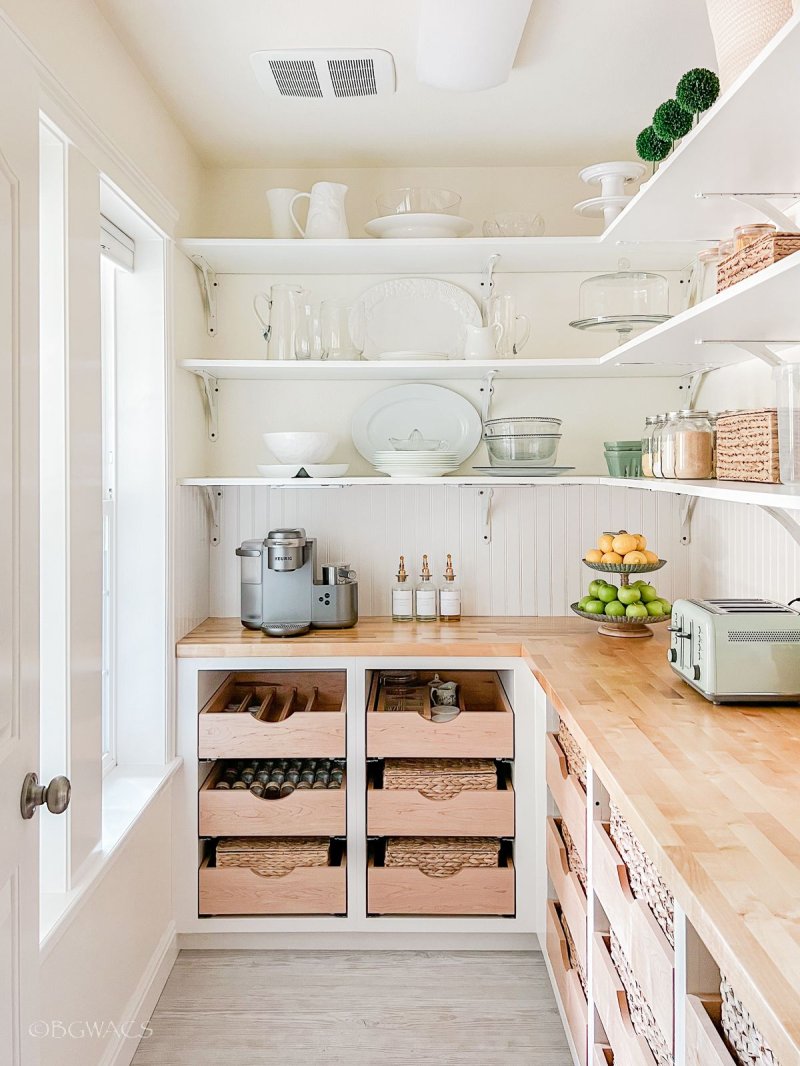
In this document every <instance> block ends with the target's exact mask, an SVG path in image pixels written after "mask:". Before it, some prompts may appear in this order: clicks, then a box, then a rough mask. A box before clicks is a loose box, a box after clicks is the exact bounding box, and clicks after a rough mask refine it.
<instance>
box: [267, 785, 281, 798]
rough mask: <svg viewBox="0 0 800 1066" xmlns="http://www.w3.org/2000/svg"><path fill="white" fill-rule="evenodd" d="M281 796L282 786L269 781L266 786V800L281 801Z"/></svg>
mask: <svg viewBox="0 0 800 1066" xmlns="http://www.w3.org/2000/svg"><path fill="white" fill-rule="evenodd" d="M280 794H281V786H280V785H279V784H278V782H277V781H267V783H266V785H264V799H271V800H274V799H279V798H280Z"/></svg>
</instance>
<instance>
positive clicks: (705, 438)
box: [671, 411, 714, 481]
mask: <svg viewBox="0 0 800 1066" xmlns="http://www.w3.org/2000/svg"><path fill="white" fill-rule="evenodd" d="M671 435H672V438H673V441H674V460H675V477H676V478H681V479H686V480H688V481H705V480H707V479H708V478H710V477H713V476H714V429H713V427H712V425H711V419H710V417H709V414H708V411H681V413H680V415H679V417H678V419H677V421H676V422H675V424H674V426H673V428H672V431H671Z"/></svg>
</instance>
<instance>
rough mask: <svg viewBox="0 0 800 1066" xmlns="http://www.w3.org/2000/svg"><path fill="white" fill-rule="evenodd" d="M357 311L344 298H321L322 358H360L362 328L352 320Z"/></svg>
mask: <svg viewBox="0 0 800 1066" xmlns="http://www.w3.org/2000/svg"><path fill="white" fill-rule="evenodd" d="M356 313H357V312H355V311H354V309H353V308H352V307H351V306H350V304H348V303H347V302H346V301H345V300H323V301H322V308H321V311H320V332H321V337H322V358H323V359H360V358H361V353H362V351H363V350H364V348H363V340H362V338H363V336H364V330H363V329H361V328H359V325H358V323H357V322H355V321H354V315H355V314H356Z"/></svg>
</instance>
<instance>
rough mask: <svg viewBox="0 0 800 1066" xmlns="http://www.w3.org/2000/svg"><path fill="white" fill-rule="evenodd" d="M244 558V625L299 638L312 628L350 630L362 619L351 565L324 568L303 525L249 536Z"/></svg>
mask: <svg viewBox="0 0 800 1066" xmlns="http://www.w3.org/2000/svg"><path fill="white" fill-rule="evenodd" d="M236 554H237V555H238V556H239V558H240V559H241V560H242V578H241V584H242V625H243V626H246V627H247V628H248V629H263V631H264V632H265V633H266V634H267V635H268V636H270V637H297V636H300V635H301V634H302V633H307V632H308V631H309V629H311V627H312V626H314V627H315V628H317V629H349V628H350V626H354V625H355V624H356V622H357V621H358V581H357V580H356V574H355V571H354V570H351V569H350V566H349V564H348V563H332V564H328V565H325V566H323V567H322V580H321V581H317V546H316V541H315V540H313V539H311V538H308V537H306V531H305V530H304V529H271V530H270V531H269V533H268V534H267V536H266V539H264V540H246V541H244V543H243V544H242V546H241V547H240V548H237V549H236Z"/></svg>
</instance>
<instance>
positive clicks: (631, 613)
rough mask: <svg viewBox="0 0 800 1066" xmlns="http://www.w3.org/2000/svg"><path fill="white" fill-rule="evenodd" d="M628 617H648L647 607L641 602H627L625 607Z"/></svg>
mask: <svg viewBox="0 0 800 1066" xmlns="http://www.w3.org/2000/svg"><path fill="white" fill-rule="evenodd" d="M625 614H626V616H627V617H628V618H648V617H649V615H648V613H647V608H646V607H645V605H644V604H643V603H629V604H628V606H627V607H626V608H625Z"/></svg>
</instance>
